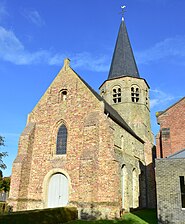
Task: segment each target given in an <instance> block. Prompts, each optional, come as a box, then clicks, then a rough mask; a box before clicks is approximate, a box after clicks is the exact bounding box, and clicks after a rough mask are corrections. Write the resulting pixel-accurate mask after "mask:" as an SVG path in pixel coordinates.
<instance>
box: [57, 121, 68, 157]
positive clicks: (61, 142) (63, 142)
mask: <svg viewBox="0 0 185 224" xmlns="http://www.w3.org/2000/svg"><path fill="white" fill-rule="evenodd" d="M66 146H67V128H66V126H65V125H64V124H62V125H61V126H60V128H59V130H58V134H57V151H56V154H66Z"/></svg>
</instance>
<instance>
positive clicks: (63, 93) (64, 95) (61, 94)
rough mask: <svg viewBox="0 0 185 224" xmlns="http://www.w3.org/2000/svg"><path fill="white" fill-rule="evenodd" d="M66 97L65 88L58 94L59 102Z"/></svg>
mask: <svg viewBox="0 0 185 224" xmlns="http://www.w3.org/2000/svg"><path fill="white" fill-rule="evenodd" d="M66 99H67V89H62V90H61V91H60V94H59V102H62V101H66Z"/></svg>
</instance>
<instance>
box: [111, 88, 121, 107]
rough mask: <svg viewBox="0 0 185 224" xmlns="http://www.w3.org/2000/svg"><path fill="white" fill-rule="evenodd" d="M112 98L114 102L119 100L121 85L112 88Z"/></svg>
mask: <svg viewBox="0 0 185 224" xmlns="http://www.w3.org/2000/svg"><path fill="white" fill-rule="evenodd" d="M112 99H113V102H114V103H120V102H121V87H120V86H115V87H114V88H113V89H112Z"/></svg>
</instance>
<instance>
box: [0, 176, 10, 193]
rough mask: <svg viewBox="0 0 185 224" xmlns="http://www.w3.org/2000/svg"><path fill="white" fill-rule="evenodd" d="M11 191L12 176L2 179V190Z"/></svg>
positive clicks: (0, 182) (0, 189) (0, 185)
mask: <svg viewBox="0 0 185 224" xmlns="http://www.w3.org/2000/svg"><path fill="white" fill-rule="evenodd" d="M2 191H3V192H8V191H10V177H4V178H2V179H0V192H2Z"/></svg>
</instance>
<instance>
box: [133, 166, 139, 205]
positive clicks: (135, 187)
mask: <svg viewBox="0 0 185 224" xmlns="http://www.w3.org/2000/svg"><path fill="white" fill-rule="evenodd" d="M138 184H139V183H138V177H137V173H136V169H133V171H132V204H133V208H137V207H138V206H139V205H138Z"/></svg>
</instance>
